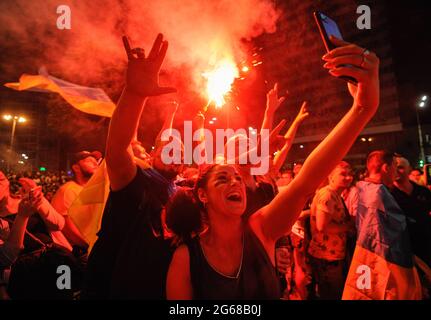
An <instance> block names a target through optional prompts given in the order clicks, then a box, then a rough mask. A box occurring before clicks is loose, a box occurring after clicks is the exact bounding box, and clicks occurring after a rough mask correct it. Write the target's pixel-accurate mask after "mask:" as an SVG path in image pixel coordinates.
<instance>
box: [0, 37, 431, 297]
mask: <svg viewBox="0 0 431 320" xmlns="http://www.w3.org/2000/svg"><path fill="white" fill-rule="evenodd" d="M123 41H124V46H125V49H126V53H127V56H128V60H129V62H128V68H127V77H126V85H125V88H124V90H123V93H122V95H121V97H120V99H119V102H118V104H117V107H116V109H115V111H114V114H113V115H112V118H111V122H110V128H109V132H108V137H107V144H106V145H107V148H106V153H105V157H104V162H103V167H102V164H101V154H100V153H99V152H87V151H82V152H79V153H77V154H76V155H75V156H74V159H72V161H71V163H72V168H71V170H72V171H73V179H71V180H70V181H67V182H66V176H65V175H63V174H62V175H61V176H60V177H58V176H49V175H44V177H43V178H42V176H41V175H33V176H27V177H26V176H22V177H19V176H14V175H5V174H4V173H0V222H1V228H0V271H1V273H2V276H1V278H0V280H1V282H0V297H1V298H10V299H22V298H33V299H40V298H65V299H199V300H202V299H204V300H206V299H263V300H265V299H288V300H290V299H298V300H307V299H322V300H330V299H360V298H366V299H429V294H428V289H430V287H431V286H430V280H431V278H430V268H429V267H430V266H431V237H430V234H431V233H430V232H429V230H430V228H431V191H430V190H429V189H428V188H427V187H425V186H421V185H420V184H421V183H423V182H421V181H420V180H415V175H414V170H412V168H411V167H410V165H409V162H408V160H407V159H405V158H404V157H402V156H401V155H399V154H393V153H389V152H387V151H384V150H376V151H373V152H371V153H370V154H369V155H368V157H367V158H366V159H364V165H365V166H366V169H367V171H366V173H365V174H361V175H355V173H354V169H353V168H352V167H351V166H350V165H349V163H348V162H346V161H343V159H344V158H345V156H346V155H347V153H348V151H349V150H350V148H351V146H352V145H353V143H354V142H355V140H356V139H357V137H358V136H359V135H360V133H361V132H362V130H363V128H364V127H365V126H366V124H367V123H368V122H369V121H370V119H371V118H372V117H373V115H374V114H375V112H376V111H377V109H378V105H379V85H380V84H379V59H378V58H377V56H376V55H375V54H374V53H372V52H370V51H368V50H366V49H364V48H361V47H359V46H357V45H355V44H350V43H346V42H344V41H342V40H339V39H336V38H332V39H331V41H332V42H333V43H334V44H335V45H336V46H337V48H336V49H334V50H332V51H330V52H329V53H328V54H326V55H325V56H324V57H323V60H325V62H326V63H325V64H324V67H325V68H327V69H329V74H330V75H332V76H335V77H343V76H349V77H351V78H352V77H353V78H355V79H356V80H357V82H358V83H357V85H354V84H351V83H349V84H348V89H349V92H350V93H351V95H352V98H353V105H352V107H351V108H350V110H349V111H348V112H347V113H346V115H344V117H343V118H342V119H341V120H340V122H339V123H338V124H337V126H336V127H335V128H334V129H333V130H332V132H331V133H329V134H328V136H327V137H326V138H325V139H324V140H323V141H322V142H321V143H320V144H319V145H318V146H317V147H316V149H315V150H313V151H312V152H311V154H310V155H309V156H308V157H307V159H306V160H305V162H304V163H296V164H295V165H294V166H293V167H292V168H287V169H286V167H285V160H286V157H287V154H288V152H289V150H290V147H291V146H292V143H293V140H294V137H295V135H296V131H297V129H298V128H299V127H300V125H301V124H302V123H303V122H304V121H306V119H307V118H308V117H310V116H312V115H310V114H309V112H308V109H307V103H304V104H303V105H302V107H301V108H300V111H299V113H298V115H297V117H296V118H295V120H294V121H293V123H292V124H291V126H290V128H289V130H288V131H287V132H286V134H285V135H280V134H279V132H280V130H281V125H279V126H276V127H275V128H273V124H272V119H273V118H274V114H275V112H276V111H277V109H278V107H279V106H280V104H281V103H282V102H283V99H284V98H280V97H279V95H278V87H277V85H275V86H274V88H273V89H272V90H271V91H270V92H269V93H268V95H267V105H266V112H265V117H264V119H263V123H262V131H261V132H263V130H269V132H271V134H270V135H269V141H268V144H269V149H270V152H269V154H270V160H271V161H270V169H269V170H268V172H267V173H266V174H264V175H252V174H251V172H252V170H251V169H252V167H253V164H250V163H246V164H244V163H240V162H239V161H238V159H239V148H238V142H239V141H240V140H242V139H248V138H247V137H244V136H233V137H231V138H230V139H228V141H227V143H226V146H228V145H229V144H233V145H234V149H235V151H236V152H238V153H236V155H237V156H238V157H237V158H235V159H234V160H235V161H233V163H232V161H226V158H223V157H220V156H218V159H217V161H215V162H214V163H204V164H201V165H199V166H198V165H190V166H185V165H183V164H174V163H165V161H164V160H163V159H164V158H163V153H164V148H165V147H166V146H167V145H168V142H167V141H163V139H161V135H159V136H158V137H157V138H156V142H155V148H154V150H152V151H151V152H150V153H148V152H146V150H145V149H144V148H143V147H142V145H141V143H140V142H139V141H138V139H137V128H138V126H139V121H140V119H141V116H145V114H144V113H143V109H144V106H145V102H146V100H147V98H148V97H151V96H158V95H162V94H168V93H172V92H175V89H174V88H169V87H160V86H159V83H158V74H159V70H160V68H161V65H162V63H163V60H164V57H165V54H166V51H167V49H168V43H167V42H166V41H164V40H163V36H162V35H161V34H159V35H158V36H157V38H156V40H155V42H154V44H153V47H152V49H151V51H150V52H149V53H148V55H145V53H144V51H143V49H141V48H131V47H130V45H129V42H128V39H127V38H124V39H123ZM171 108H172V110H170V111H171V112H169V114H168V117H167V119H166V121H165V123H164V125H163V128H162V131H163V130H165V129H170V128H171V127H172V123H173V118H174V116H175V112H176V108H177V106H171ZM203 117H204V115H202V113H200V114H199V115H198V116H197V117H196V119H197V121H195V122H197V123H198V124H199V129H201V130H203V129H204V121H202V120H203ZM196 119H195V120H196ZM199 119H200V120H199ZM162 131H161V132H162ZM202 132H204V131H202ZM201 139H202V140H201V141H200V142H204V139H205V135H204V134H202V135H201ZM184 150H185V149H182V152H185V151H184ZM246 152H247V151H246ZM248 152H250V151H248ZM230 160H232V159H230ZM102 168H103V170H105V169H104V168H106V172H107V177H108V179H109V186H110V188H109V196H108V198H107V200H106V205H105V206H104V211H103V216H102V217H101V223H100V226H99V227H98V229H97V240H96V241H95V243H94V244H91V245H90V244H89V242H88V239H87V238H86V237H85V236H84V235H83V232H82V229H81V228H80V226H81V225H79V226H78V225H77V224H76V221H74V220H73V219H72V217H70V216H69V213H70V212H69V210H70V208H71V206H72V204H73V203H74V201H75V200H76V199H77V198H78V197H79V196H80V194H81V193H82V192H83V190H84V189H85V188H87V187H88V182H89V180H90V178H91V177H92V176H95V172H96V171H97V170H102ZM54 177H55V179H54ZM63 179H64V180H63ZM354 180H355V181H354ZM48 181H49V182H48ZM16 182H17V183H18V185H19V187H15V186H14V185H15V183H16ZM53 184H54V185H55V186H56V189H57V188H58V186H59V185H60V184H61V185H62V186H61V187H60V188H58V190H56V192H55V195H53V197H52V198H51V199H49V198H50V197H49V192H50V191H51V192H52V191H53V190H52V189H51V186H52V185H53ZM44 186H45V189H44V188H43V187H44ZM92 187H94V185H92ZM17 190H18V192H17V193H16V191H17ZM93 214H95V212H92V211H91V210H88V207H87V208H86V209H85V210H83V215H86V217H90V216H91V215H93ZM364 261H365V262H364ZM364 263H368V267H369V269H370V274H369V277H371V278H372V279H370V282H371V283H372V284H373V285H376V283H377V284H378V290H374V289H373V288H371V287H370V286H368V285H367V280H365V285H364V286H362V287H358V286H355V285H352V283H358V276H360V275H358V272H357V270H358V269H357V265H359V266H363V264H364ZM59 265H67V266H69V267H70V269H71V270H72V275H73V276H72V284H71V286H70V288H68V290H60V289H59V287H58V276H59V275H58V273H57V268H58V266H59ZM375 277H376V278H375ZM379 277H385V279H386V281H384V283H381V282H379V281H380V280H381V278H379ZM377 278H378V279H377ZM375 279H377V280H375Z"/></svg>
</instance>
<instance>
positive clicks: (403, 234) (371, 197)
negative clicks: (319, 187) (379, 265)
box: [356, 181, 413, 268]
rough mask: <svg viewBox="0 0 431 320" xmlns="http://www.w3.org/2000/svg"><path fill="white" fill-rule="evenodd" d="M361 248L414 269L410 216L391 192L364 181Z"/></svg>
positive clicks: (359, 226)
mask: <svg viewBox="0 0 431 320" xmlns="http://www.w3.org/2000/svg"><path fill="white" fill-rule="evenodd" d="M357 187H358V190H359V205H358V215H357V217H356V223H357V230H358V239H357V245H359V246H361V247H362V248H364V249H367V250H369V251H371V252H374V253H375V254H377V255H379V256H380V257H382V258H384V259H385V260H386V261H388V262H391V263H394V264H397V265H399V266H402V267H405V268H412V267H413V255H412V251H411V246H410V239H409V234H408V231H407V222H406V217H405V215H404V213H403V211H402V210H401V208H400V207H399V206H398V204H397V203H396V201H395V199H394V197H393V196H392V195H391V193H390V192H389V190H388V189H387V188H386V187H385V186H384V185H382V184H376V183H372V182H366V181H360V182H358V184H357Z"/></svg>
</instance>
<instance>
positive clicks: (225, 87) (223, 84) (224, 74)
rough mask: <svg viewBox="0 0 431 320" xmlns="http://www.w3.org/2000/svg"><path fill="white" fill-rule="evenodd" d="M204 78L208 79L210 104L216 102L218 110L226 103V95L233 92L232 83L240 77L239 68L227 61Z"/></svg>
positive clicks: (207, 73)
mask: <svg viewBox="0 0 431 320" xmlns="http://www.w3.org/2000/svg"><path fill="white" fill-rule="evenodd" d="M203 76H204V77H205V78H206V79H207V95H208V100H209V101H208V104H210V103H211V102H214V104H215V106H216V108H221V107H222V106H223V105H224V104H225V103H226V101H225V99H224V97H225V95H226V94H228V93H229V92H230V91H231V88H232V83H233V82H234V80H235V78H238V76H239V72H238V68H237V66H236V65H235V63H234V62H233V61H230V60H227V59H225V60H223V61H221V62H220V63H219V64H218V65H217V66H216V67H215V68H214V69H213V70H212V71H208V72H205V73H204V74H203Z"/></svg>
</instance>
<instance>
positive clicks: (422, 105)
mask: <svg viewBox="0 0 431 320" xmlns="http://www.w3.org/2000/svg"><path fill="white" fill-rule="evenodd" d="M427 100H428V96H422V97H421V98H420V101H419V104H418V106H419V108H421V109H422V108H425V106H426V104H427ZM415 111H416V121H417V124H418V136H419V149H420V159H419V160H421V161H419V162H420V163H425V150H424V143H423V140H422V128H421V122H420V120H419V112H418V108H416V107H415Z"/></svg>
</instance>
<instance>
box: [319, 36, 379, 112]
mask: <svg viewBox="0 0 431 320" xmlns="http://www.w3.org/2000/svg"><path fill="white" fill-rule="evenodd" d="M331 41H332V43H333V44H335V45H336V46H338V48H336V49H334V50H331V51H330V52H329V53H327V54H325V55H324V56H323V57H322V59H323V60H325V61H326V63H325V65H324V67H325V68H327V69H329V73H330V74H331V75H333V76H336V77H340V76H349V77H353V78H355V79H356V80H357V81H358V85H357V87H356V86H355V85H352V84H350V83H349V84H348V87H349V92H350V94H351V95H352V97H353V99H354V100H355V103H356V104H357V105H358V106H360V107H363V108H366V109H370V110H375V109H377V107H378V105H379V100H380V87H379V58H378V57H377V56H376V55H375V54H374V53H373V52H370V51H368V50H367V49H364V48H361V47H359V46H357V45H355V44H351V43H348V42H346V41H343V40H340V39H337V38H335V37H331Z"/></svg>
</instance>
